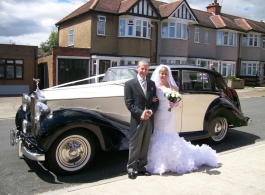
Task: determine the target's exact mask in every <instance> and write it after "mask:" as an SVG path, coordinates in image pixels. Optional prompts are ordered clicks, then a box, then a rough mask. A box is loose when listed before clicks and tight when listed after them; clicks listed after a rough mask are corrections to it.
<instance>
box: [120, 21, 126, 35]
mask: <svg viewBox="0 0 265 195" xmlns="http://www.w3.org/2000/svg"><path fill="white" fill-rule="evenodd" d="M125 26H126V21H125V20H120V23H119V36H120V37H124V36H125Z"/></svg>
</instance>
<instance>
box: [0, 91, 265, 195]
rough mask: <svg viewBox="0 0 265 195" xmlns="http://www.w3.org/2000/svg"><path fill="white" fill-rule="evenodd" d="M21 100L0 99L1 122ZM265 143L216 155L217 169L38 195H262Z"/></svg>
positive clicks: (247, 93)
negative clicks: (217, 157) (217, 159)
mask: <svg viewBox="0 0 265 195" xmlns="http://www.w3.org/2000/svg"><path fill="white" fill-rule="evenodd" d="M236 91H237V93H238V95H239V98H240V99H243V98H255V97H265V88H264V87H256V88H245V89H236ZM20 104H21V97H0V120H4V119H8V118H14V116H15V113H16V110H17V108H18V107H19V106H20ZM264 151H265V141H260V142H256V143H255V144H252V145H249V146H245V147H241V148H238V149H234V150H228V151H226V152H222V153H218V155H219V167H217V168H212V167H208V166H202V167H200V168H199V169H198V170H197V171H194V172H191V173H186V174H176V173H166V174H163V175H162V176H160V175H152V176H150V177H146V176H138V177H137V179H135V180H130V179H128V177H127V174H126V175H123V176H118V177H114V178H111V179H106V180H100V181H97V182H93V183H87V184H82V185H77V186H74V187H69V188H64V189H61V190H56V191H49V192H45V193H41V194H39V195H95V194H100V195H118V194H126V195H135V194H145V195H148V194H152V195H156V194H157V195H161V194H163V195H171V194H178V195H182V194H183V195H184V194H185V195H187V194H188V195H205V194H214V195H219V194H220V195H226V194H229V195H230V194H232V195H233V194H234V195H249V194H253V195H254V194H255V195H259V194H260V195H261V194H262V195H264V194H265V155H264V153H265V152H264Z"/></svg>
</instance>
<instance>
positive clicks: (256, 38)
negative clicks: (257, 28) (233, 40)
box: [242, 33, 264, 47]
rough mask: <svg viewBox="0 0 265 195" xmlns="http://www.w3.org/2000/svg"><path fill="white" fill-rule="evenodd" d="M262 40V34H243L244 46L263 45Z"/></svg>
mask: <svg viewBox="0 0 265 195" xmlns="http://www.w3.org/2000/svg"><path fill="white" fill-rule="evenodd" d="M260 40H261V36H260V35H257V34H252V33H249V34H246V33H245V34H243V35H242V46H249V47H261V45H260V42H261V41H260ZM263 44H264V43H263Z"/></svg>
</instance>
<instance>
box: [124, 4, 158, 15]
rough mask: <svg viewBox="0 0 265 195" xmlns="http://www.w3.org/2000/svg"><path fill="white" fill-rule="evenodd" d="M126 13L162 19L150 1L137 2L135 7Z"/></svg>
mask: <svg viewBox="0 0 265 195" xmlns="http://www.w3.org/2000/svg"><path fill="white" fill-rule="evenodd" d="M126 13H127V14H130V15H135V16H140V17H148V18H153V19H160V15H159V13H158V11H157V10H156V9H155V7H154V5H153V4H152V3H151V2H150V0H139V1H137V2H135V3H134V5H133V6H132V7H131V8H130V9H128V10H127V12H126Z"/></svg>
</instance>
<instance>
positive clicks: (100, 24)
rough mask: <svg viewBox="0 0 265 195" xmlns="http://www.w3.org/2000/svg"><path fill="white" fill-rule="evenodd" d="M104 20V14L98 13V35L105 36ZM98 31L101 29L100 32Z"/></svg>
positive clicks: (105, 20)
mask: <svg viewBox="0 0 265 195" xmlns="http://www.w3.org/2000/svg"><path fill="white" fill-rule="evenodd" d="M106 22H107V19H106V16H101V15H98V20H97V35H99V36H106ZM102 28H103V29H102ZM100 31H102V33H101V32H100Z"/></svg>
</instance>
